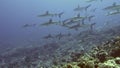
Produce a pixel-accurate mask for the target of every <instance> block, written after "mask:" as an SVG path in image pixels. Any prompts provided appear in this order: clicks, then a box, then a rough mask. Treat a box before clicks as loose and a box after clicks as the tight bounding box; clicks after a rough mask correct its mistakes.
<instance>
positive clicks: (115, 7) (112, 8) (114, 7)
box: [103, 2, 120, 11]
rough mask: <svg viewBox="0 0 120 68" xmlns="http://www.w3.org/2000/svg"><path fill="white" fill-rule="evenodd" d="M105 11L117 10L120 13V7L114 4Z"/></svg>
mask: <svg viewBox="0 0 120 68" xmlns="http://www.w3.org/2000/svg"><path fill="white" fill-rule="evenodd" d="M103 10H110V11H111V10H116V11H120V5H117V4H116V2H114V3H113V4H112V5H111V6H108V7H105V8H104V9H103Z"/></svg>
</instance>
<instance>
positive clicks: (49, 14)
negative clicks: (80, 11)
mask: <svg viewBox="0 0 120 68" xmlns="http://www.w3.org/2000/svg"><path fill="white" fill-rule="evenodd" d="M63 14H64V12H60V13H50V12H49V11H46V12H45V13H44V14H41V15H38V17H59V18H61V16H62V15H63Z"/></svg>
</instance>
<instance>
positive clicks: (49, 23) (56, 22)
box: [40, 19, 60, 26]
mask: <svg viewBox="0 0 120 68" xmlns="http://www.w3.org/2000/svg"><path fill="white" fill-rule="evenodd" d="M58 23H60V22H59V21H53V20H52V19H49V21H48V22H45V23H42V24H40V25H42V26H49V25H51V24H58Z"/></svg>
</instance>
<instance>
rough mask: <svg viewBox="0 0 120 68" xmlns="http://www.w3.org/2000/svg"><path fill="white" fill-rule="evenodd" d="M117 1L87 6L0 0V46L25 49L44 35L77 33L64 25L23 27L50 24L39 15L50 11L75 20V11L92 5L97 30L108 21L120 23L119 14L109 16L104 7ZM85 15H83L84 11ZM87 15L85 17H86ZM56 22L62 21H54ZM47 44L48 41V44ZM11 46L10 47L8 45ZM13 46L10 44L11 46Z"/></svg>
mask: <svg viewBox="0 0 120 68" xmlns="http://www.w3.org/2000/svg"><path fill="white" fill-rule="evenodd" d="M113 2H117V4H119V3H120V1H118V0H110V1H107V0H103V1H102V2H101V1H99V0H98V1H95V2H91V3H86V2H85V1H84V0H0V43H1V46H2V45H4V44H5V45H8V44H11V45H14V46H22V45H26V46H29V45H28V43H29V44H32V43H36V45H37V43H38V45H39V44H40V43H41V40H42V38H41V37H43V36H45V35H47V34H49V33H51V34H57V33H60V32H63V33H67V32H72V33H74V32H76V31H74V30H68V29H66V28H63V27H61V26H48V27H40V26H36V27H30V28H22V26H23V25H24V24H34V23H35V24H38V25H39V24H41V23H43V22H46V21H47V20H48V19H49V17H47V18H39V17H37V15H39V14H42V13H44V12H45V11H47V10H48V11H50V12H52V13H56V12H57V13H59V12H64V13H65V14H64V15H63V16H62V18H61V20H64V19H67V18H70V17H73V16H75V15H76V14H77V12H74V11H73V9H74V8H76V7H77V5H78V4H79V5H80V6H86V5H88V4H92V6H91V7H90V9H92V8H97V10H96V12H95V13H91V12H89V11H88V12H87V13H88V14H89V13H90V14H91V15H92V14H93V15H95V16H96V17H95V19H94V22H96V23H97V26H96V28H97V27H101V26H103V24H104V22H105V21H107V20H110V21H111V20H112V22H118V21H119V20H118V19H119V15H116V16H111V17H106V16H105V15H104V14H105V12H106V11H103V10H102V8H104V7H106V6H110V5H111V4H112V3H113ZM81 14H83V13H82V12H81ZM83 15H84V14H83ZM53 19H54V20H59V18H55V17H54V18H53ZM44 42H45V41H44ZM6 43H8V44H6ZM8 46H9V45H8Z"/></svg>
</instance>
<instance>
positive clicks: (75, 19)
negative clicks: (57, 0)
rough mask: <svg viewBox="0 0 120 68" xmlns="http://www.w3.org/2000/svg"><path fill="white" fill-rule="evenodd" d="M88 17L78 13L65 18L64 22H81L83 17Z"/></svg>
mask: <svg viewBox="0 0 120 68" xmlns="http://www.w3.org/2000/svg"><path fill="white" fill-rule="evenodd" d="M86 18H87V17H86V16H85V17H82V16H80V14H77V16H75V17H72V18H69V19H66V20H64V21H63V23H64V24H65V23H69V24H71V23H74V22H79V21H81V20H83V19H86Z"/></svg>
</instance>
